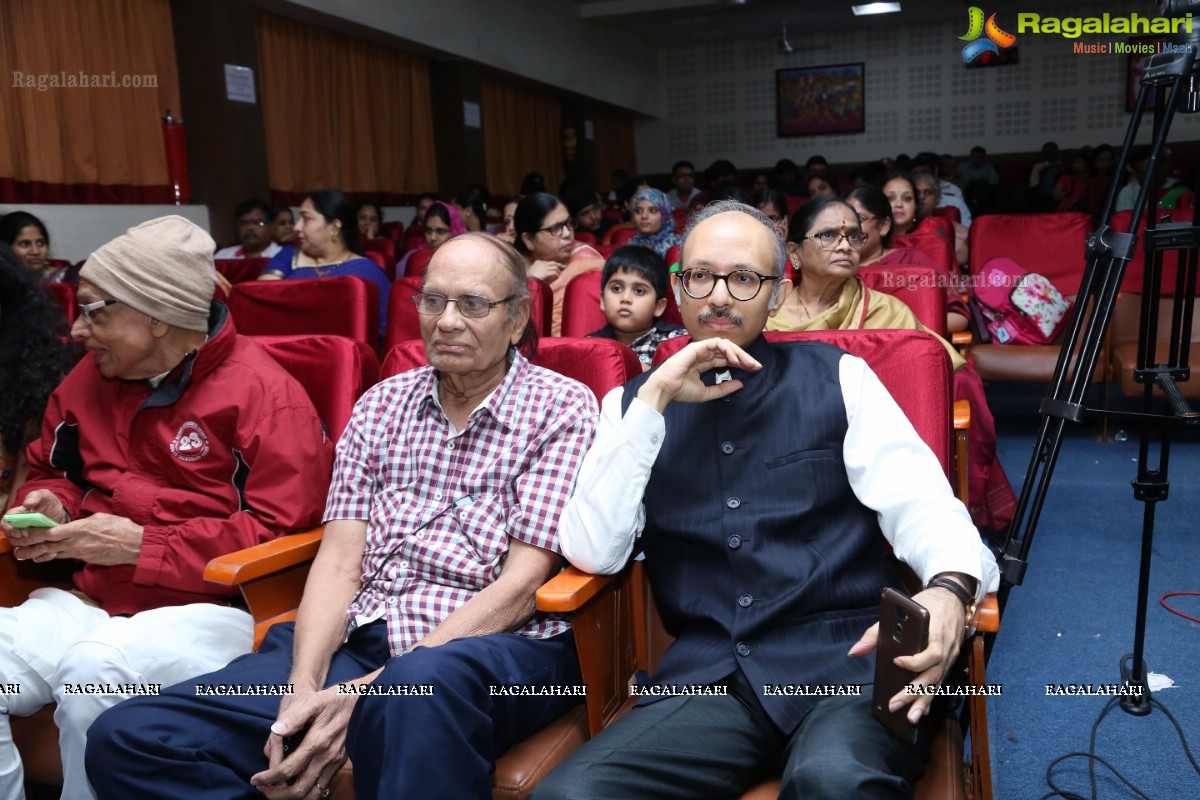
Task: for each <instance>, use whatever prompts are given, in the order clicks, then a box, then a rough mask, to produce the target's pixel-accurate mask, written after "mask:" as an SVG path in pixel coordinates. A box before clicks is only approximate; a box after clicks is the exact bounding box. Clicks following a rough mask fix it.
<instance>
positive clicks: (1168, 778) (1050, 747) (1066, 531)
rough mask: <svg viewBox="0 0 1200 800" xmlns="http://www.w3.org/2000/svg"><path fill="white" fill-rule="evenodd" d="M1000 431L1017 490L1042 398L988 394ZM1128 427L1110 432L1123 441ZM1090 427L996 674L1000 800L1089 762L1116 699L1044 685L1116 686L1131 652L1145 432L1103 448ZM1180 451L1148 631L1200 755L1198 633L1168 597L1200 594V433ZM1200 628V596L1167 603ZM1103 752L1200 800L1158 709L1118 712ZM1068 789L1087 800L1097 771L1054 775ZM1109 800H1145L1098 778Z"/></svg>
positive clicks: (1166, 799)
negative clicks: (1059, 760)
mask: <svg viewBox="0 0 1200 800" xmlns="http://www.w3.org/2000/svg"><path fill="white" fill-rule="evenodd" d="M988 392H989V399H990V402H991V404H992V407H993V411H994V412H995V413H996V417H997V426H998V430H999V434H1000V440H999V449H1000V457H1001V460H1002V462H1003V464H1004V467H1005V470H1006V471H1007V472H1008V476H1009V479H1010V480H1011V481H1012V483H1013V484H1014V486H1015V487H1016V490H1017V491H1018V493H1019V491H1020V485H1021V482H1022V478H1023V475H1024V471H1025V469H1026V467H1027V466H1028V462H1029V458H1030V455H1031V453H1032V447H1033V442H1034V438H1035V436H1036V432H1037V427H1036V425H1037V418H1036V416H1034V415H1033V414H1032V413H1030V409H1034V408H1036V405H1037V402H1038V399H1039V396H1038V394H1037V392H1036V390H1035V391H1034V392H1032V393H1030V391H1029V390H1028V389H1021V390H1013V389H1012V388H1011V387H989V389H988ZM1120 427H1122V426H1121V425H1117V426H1115V427H1114V428H1112V429H1110V433H1115V432H1116V430H1117V429H1119V428H1120ZM1095 434H1096V430H1095V429H1094V428H1092V427H1083V426H1079V427H1073V428H1070V429H1069V430H1068V435H1067V437H1066V439H1065V440H1064V444H1063V448H1062V452H1061V454H1060V457H1059V462H1058V466H1057V468H1056V470H1055V472H1054V476H1053V481H1052V483H1051V487H1050V491H1049V494H1048V496H1047V500H1046V504H1045V507H1044V510H1043V513H1042V517H1041V521H1040V524H1039V526H1038V529H1037V532H1036V535H1035V536H1034V540H1033V546H1032V549H1031V551H1030V556H1029V565H1030V566H1029V570H1028V573H1027V575H1026V579H1025V583H1024V584H1023V585H1021V586H1018V587H1016V588H1014V589H1013V591H1012V594H1011V596H1010V598H1009V603H1008V607H1007V609H1006V610H1005V614H1004V618H1003V620H1002V622H1001V632H1000V634H999V636H998V639H997V642H996V647H995V650H994V652H993V655H992V659H991V662H990V664H989V666H988V682H989V683H1000V684H1002V685H1003V696H1002V697H999V698H991V699H989V728H990V733H991V750H992V759H993V761H992V763H993V772H994V776H993V782H994V787H995V796H996V797H997V798H999V799H1000V800H1027V799H1028V798H1040V797H1042V796H1043V795H1044V794H1046V793H1047V792H1048V791H1049V789H1048V788H1047V785H1046V782H1045V778H1044V776H1045V772H1046V768H1047V766H1048V765H1049V764H1050V762H1051V761H1052V760H1053V759H1055V758H1056V757H1058V756H1059V755H1062V754H1065V753H1068V752H1072V751H1086V750H1087V749H1088V738H1089V736H1090V733H1091V729H1092V725H1093V723H1094V722H1095V719H1096V717H1097V715H1098V714H1099V713H1100V711H1101V709H1102V708H1103V706H1104V704H1105V702H1106V701H1107V698H1100V697H1055V696H1047V695H1046V684H1051V683H1052V684H1059V683H1096V684H1108V683H1116V682H1119V680H1120V673H1119V670H1118V662H1119V660H1120V658H1121V656H1122V655H1123V654H1125V653H1128V652H1131V651H1132V650H1133V635H1134V634H1133V630H1134V621H1135V611H1136V597H1137V580H1138V563H1139V554H1140V550H1141V524H1142V511H1143V505H1142V504H1141V503H1139V502H1136V501H1135V500H1134V499H1133V494H1132V490H1131V488H1130V485H1129V482H1130V480H1131V479H1133V478H1134V476H1135V475H1136V458H1137V435H1136V432H1135V431H1133V430H1130V431H1129V438H1128V440H1127V441H1115V440H1113V441H1108V442H1100V441H1098V440H1097V438H1096V435H1095ZM1185 439H1186V441H1184V442H1182V443H1177V444H1176V445H1175V446H1174V447H1173V448H1172V451H1171V461H1170V471H1169V479H1170V482H1171V485H1170V497H1169V499H1168V500H1167V501H1166V502H1163V503H1159V504H1158V511H1157V525H1156V528H1155V531H1156V533H1155V539H1154V548H1153V561H1152V568H1151V582H1150V595H1149V596H1150V605H1149V611H1148V623H1147V628H1146V661H1147V664H1148V666H1149V669H1150V671H1152V672H1157V673H1161V674H1165V675H1167V676H1169V677H1170V678H1172V679H1173V680H1174V681H1175V684H1176V688H1171V689H1165V690H1162V691H1159V692H1157V693H1155V699H1157V700H1159V701H1161V702H1162V703H1164V704H1165V705H1166V706H1167V707H1168V709H1170V711H1171V712H1172V713H1173V714H1174V715H1175V716H1176V718H1177V719H1178V720H1179V722H1180V724H1181V726H1182V728H1183V730H1184V732H1185V734H1186V735H1187V736H1188V737H1189V740H1190V741H1189V743H1190V746H1191V747H1192V749H1193V752H1194V754H1195V755H1196V756H1197V757H1200V624H1197V623H1195V622H1191V621H1189V620H1186V619H1184V618H1182V617H1179V616H1177V615H1175V614H1172V613H1170V612H1169V611H1167V610H1166V609H1164V608H1163V607H1162V606H1161V605H1160V604H1159V602H1158V598H1159V596H1160V595H1162V594H1163V593H1164V592H1168V591H1177V590H1191V591H1200V435H1198V432H1191V433H1188V434H1186V436H1185ZM1169 602H1171V603H1172V604H1173V605H1174V606H1175V607H1177V608H1180V609H1181V610H1183V611H1185V612H1186V613H1190V614H1191V615H1192V616H1197V617H1200V597H1176V598H1171V600H1170V601H1169ZM1097 753H1098V754H1099V755H1101V756H1103V757H1105V758H1106V759H1107V760H1108V761H1110V762H1112V763H1113V764H1114V765H1115V766H1116V767H1117V768H1118V769H1120V770H1121V771H1122V772H1123V773H1124V774H1125V775H1126V776H1127V777H1128V778H1129V779H1130V780H1131V781H1133V783H1134V784H1136V785H1137V786H1139V787H1140V788H1141V789H1142V790H1143V791H1144V792H1146V793H1147V795H1148V796H1150V797H1152V798H1154V800H1195V799H1196V798H1200V775H1197V774H1196V773H1195V772H1194V771H1193V768H1192V767H1191V765H1190V764H1189V763H1188V760H1187V758H1186V756H1185V754H1184V751H1183V747H1182V745H1181V744H1180V741H1179V739H1178V737H1177V735H1176V733H1175V731H1174V729H1173V727H1172V726H1171V724H1170V722H1169V720H1168V719H1167V717H1166V716H1165V715H1164V714H1162V713H1160V712H1158V711H1157V710H1155V711H1154V712H1153V713H1152V714H1150V715H1149V716H1146V717H1133V716H1130V715H1128V714H1126V713H1125V712H1123V711H1121V710H1120V709H1119V708H1118V709H1115V710H1114V711H1112V712H1110V713H1109V715H1108V716H1107V717H1106V718H1105V720H1104V722H1103V723H1102V724H1101V727H1100V729H1099V733H1098V736H1097ZM1055 775H1056V776H1057V778H1056V783H1057V784H1058V786H1060V787H1063V788H1067V789H1070V790H1071V791H1074V792H1076V793H1078V794H1079V795H1080V796H1083V797H1089V796H1090V788H1089V784H1088V777H1087V763H1086V761H1085V760H1084V759H1073V760H1072V761H1070V762H1067V763H1066V764H1063V765H1060V766H1059V767H1058V768H1056V770H1055ZM1097 775H1098V777H1099V791H1098V795H1097V796H1098V797H1100V798H1105V800H1108V799H1110V798H1134V797H1137V795H1136V794H1135V793H1133V792H1132V791H1130V790H1129V789H1127V788H1126V787H1125V786H1123V785H1122V784H1121V783H1120V782H1119V781H1118V780H1117V779H1116V778H1115V777H1113V776H1112V774H1111V773H1110V772H1108V771H1107V770H1105V769H1104V768H1103V767H1098V769H1097Z"/></svg>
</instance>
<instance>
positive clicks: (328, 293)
mask: <svg viewBox="0 0 1200 800" xmlns="http://www.w3.org/2000/svg"><path fill="white" fill-rule="evenodd" d="M229 313H230V314H232V315H233V320H234V322H235V323H236V324H237V328H238V331H239V332H240V333H244V334H248V335H251V336H294V335H299V334H330V335H333V336H346V337H348V338H350V339H356V340H358V341H360V342H364V343H366V344H367V345H372V346H373V344H374V343H375V341H377V340H378V338H379V336H378V326H379V287H377V286H376V285H375V284H373V283H371V282H370V281H367V280H363V279H362V278H355V277H352V276H349V275H346V276H342V277H338V278H311V279H305V280H286V281H249V282H247V283H239V284H235V285H234V287H233V292H232V293H231V294H230V296H229Z"/></svg>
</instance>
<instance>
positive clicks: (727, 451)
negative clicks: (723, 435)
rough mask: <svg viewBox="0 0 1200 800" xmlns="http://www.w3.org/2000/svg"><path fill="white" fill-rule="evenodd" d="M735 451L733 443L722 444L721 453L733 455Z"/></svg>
mask: <svg viewBox="0 0 1200 800" xmlns="http://www.w3.org/2000/svg"><path fill="white" fill-rule="evenodd" d="M733 450H734V448H733V442H724V443H722V445H721V452H722V453H724V454H725V455H729V454H730V453H732V452H733Z"/></svg>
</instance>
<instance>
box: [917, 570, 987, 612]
mask: <svg viewBox="0 0 1200 800" xmlns="http://www.w3.org/2000/svg"><path fill="white" fill-rule="evenodd" d="M934 587H937V588H939V589H947V590H949V591H950V592H952V593H953V594H954V596H955V597H957V598H958V599H959V602H961V603H962V604H963V608H965V609H967V611H968V613H969V612H970V611H971V606H972V605H974V604H975V595H973V594H971V593H970V592H968V591H967V590H966V589H964V588H963V587H962V585H961V584H960V583H959V582H958V581H955V580H951V579H950V578H946V577H943V576H941V575H937V576H934V578H933V580H931V581H930V582H929V583H927V584H926V585H925V588H926V589H932V588H934Z"/></svg>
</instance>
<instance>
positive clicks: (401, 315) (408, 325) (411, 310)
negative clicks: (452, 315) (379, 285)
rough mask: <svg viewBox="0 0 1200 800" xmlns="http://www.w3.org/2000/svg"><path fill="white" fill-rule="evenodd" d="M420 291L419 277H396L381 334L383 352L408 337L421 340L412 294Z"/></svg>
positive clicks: (419, 324)
mask: <svg viewBox="0 0 1200 800" xmlns="http://www.w3.org/2000/svg"><path fill="white" fill-rule="evenodd" d="M419 291H421V279H420V278H409V277H404V278H397V279H396V282H395V283H393V284H392V293H391V294H390V295H389V296H388V320H387V329H386V330H385V332H384V334H383V352H385V353H387V352H389V351H391V349H392V348H393V347H395V346H396V345H398V344H400V343H401V342H404V341H408V340H410V339H416V340H417V341H420V340H421V318H420V316H419V315H418V314H417V309H416V306H414V305H413V304H412V296H413V295H414V294H416V293H417V292H419Z"/></svg>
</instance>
